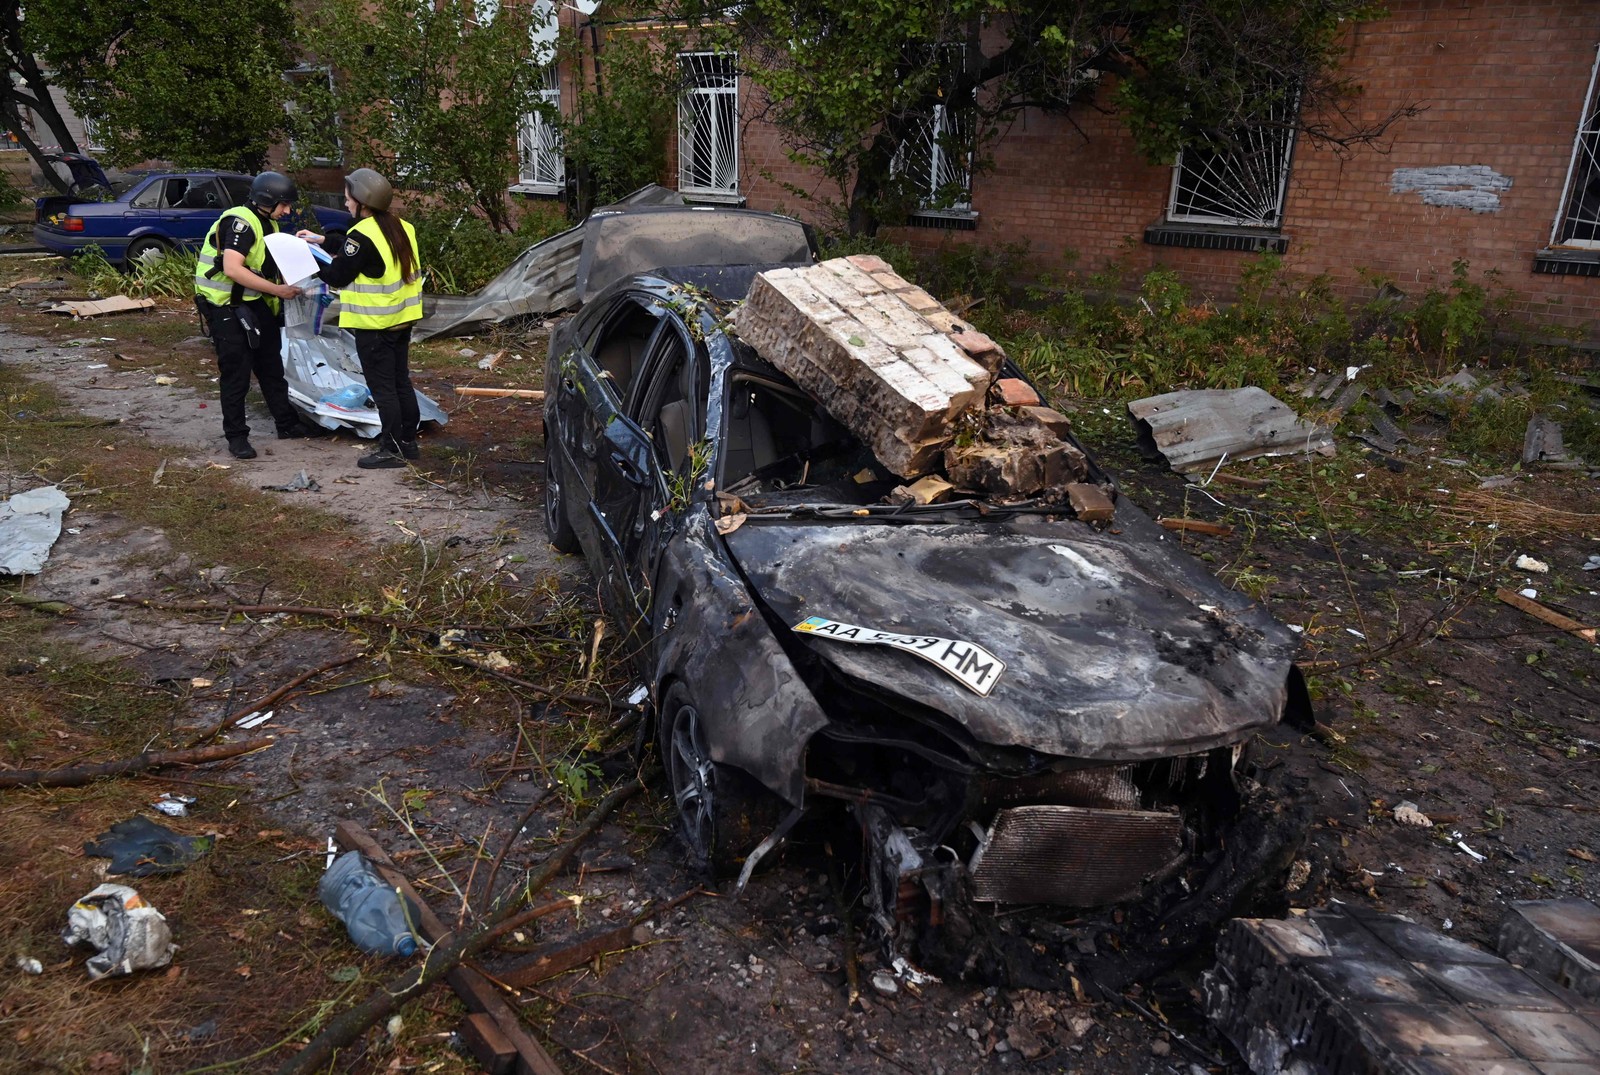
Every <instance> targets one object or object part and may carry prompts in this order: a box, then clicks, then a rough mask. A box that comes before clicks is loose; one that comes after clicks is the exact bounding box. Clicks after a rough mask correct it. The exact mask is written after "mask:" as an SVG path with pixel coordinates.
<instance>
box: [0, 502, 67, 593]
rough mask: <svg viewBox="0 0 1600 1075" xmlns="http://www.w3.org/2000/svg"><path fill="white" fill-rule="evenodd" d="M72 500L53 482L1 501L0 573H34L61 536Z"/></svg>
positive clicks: (47, 557)
mask: <svg viewBox="0 0 1600 1075" xmlns="http://www.w3.org/2000/svg"><path fill="white" fill-rule="evenodd" d="M71 505H72V501H71V500H70V499H69V498H68V497H67V494H65V493H63V492H62V491H61V490H60V489H57V488H56V487H55V486H53V485H44V486H40V487H39V488H37V489H29V490H28V491H27V492H23V493H17V494H16V495H15V496H12V497H10V498H9V499H7V500H4V501H0V575H37V574H38V573H39V572H40V571H41V570H43V569H44V564H45V561H46V560H48V559H49V558H50V549H51V547H52V546H54V545H55V543H56V539H57V538H59V537H60V536H61V516H62V515H64V514H66V511H67V508H69V507H71Z"/></svg>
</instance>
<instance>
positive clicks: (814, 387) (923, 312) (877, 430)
mask: <svg viewBox="0 0 1600 1075" xmlns="http://www.w3.org/2000/svg"><path fill="white" fill-rule="evenodd" d="M733 324H734V329H735V331H736V332H737V333H738V334H739V337H740V338H741V339H743V340H744V341H745V342H746V343H748V344H750V346H752V347H754V348H755V349H756V351H757V352H758V353H759V354H760V355H761V357H763V358H765V359H766V360H767V361H768V362H771V363H772V364H773V365H774V366H776V367H777V368H778V369H779V370H781V371H782V372H783V373H785V374H787V375H788V376H789V378H790V379H791V380H793V381H794V382H795V383H796V384H797V385H799V386H800V387H801V388H803V389H805V390H806V391H807V392H809V393H811V395H812V396H814V397H815V398H816V399H817V400H818V402H820V403H821V404H822V406H823V407H824V408H825V409H826V410H827V412H828V413H829V414H830V415H832V416H833V418H834V419H835V420H836V421H838V422H839V423H840V424H841V425H843V426H844V427H845V428H846V429H849V430H850V431H851V432H852V433H854V434H855V435H856V436H857V437H860V438H861V440H862V442H863V443H865V444H866V445H868V446H869V447H870V448H871V449H872V451H873V454H874V455H876V456H877V458H878V461H879V462H880V463H882V464H883V465H884V466H885V467H887V468H888V469H889V470H891V471H892V472H894V473H895V474H897V475H899V476H900V477H902V478H905V479H908V480H909V479H914V478H918V477H920V476H922V475H924V474H927V473H928V472H929V471H930V470H931V469H932V468H933V467H934V466H935V465H936V464H938V463H940V462H941V461H942V459H943V456H944V452H945V449H946V448H948V447H949V446H950V445H951V444H952V443H953V442H954V440H955V437H956V433H957V425H956V423H957V419H959V418H960V417H961V416H962V415H963V414H966V413H967V412H968V411H971V410H972V409H973V408H974V407H977V406H979V405H981V404H982V402H983V399H984V394H985V393H986V392H987V391H988V389H989V386H990V384H991V383H992V382H993V380H994V375H995V371H996V370H998V369H999V366H1000V363H1001V362H1002V361H1004V359H1005V354H1004V352H1002V351H1001V350H1000V348H999V346H998V345H997V344H995V342H994V341H993V340H991V339H989V337H987V336H985V335H984V334H983V333H981V332H976V331H974V330H973V329H971V328H969V327H968V326H967V325H965V324H963V323H962V322H961V321H959V320H958V319H957V318H956V317H955V315H954V314H952V313H950V311H948V310H946V309H945V308H944V307H943V306H941V305H940V304H939V302H938V300H937V299H935V298H934V297H933V296H932V295H929V294H928V293H927V292H926V291H924V290H922V289H921V288H920V287H917V286H916V285H914V284H910V283H907V282H906V281H905V280H904V279H902V278H901V277H900V276H899V275H897V274H896V273H895V271H894V270H893V269H892V268H890V267H889V265H888V264H887V263H886V262H884V261H883V260H882V259H880V258H876V257H872V256H870V255H856V256H853V257H848V258H835V259H833V260H832V261H824V262H822V263H821V264H818V265H809V266H804V267H799V268H786V269H774V270H771V271H769V272H764V273H761V274H760V275H759V276H757V277H756V279H755V282H754V283H753V284H752V285H751V287H750V293H749V295H748V296H747V297H746V299H745V301H744V304H743V305H742V306H740V308H739V309H738V310H737V311H736V312H735V314H734V317H733Z"/></svg>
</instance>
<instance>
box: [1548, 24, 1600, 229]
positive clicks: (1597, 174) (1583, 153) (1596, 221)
mask: <svg viewBox="0 0 1600 1075" xmlns="http://www.w3.org/2000/svg"><path fill="white" fill-rule="evenodd" d="M1597 79H1600V49H1596V51H1595V61H1594V63H1593V64H1592V65H1591V66H1590V68H1589V90H1588V92H1587V93H1585V94H1584V97H1583V111H1582V112H1581V113H1580V114H1579V115H1578V131H1577V133H1576V134H1575V135H1574V136H1573V138H1572V160H1571V161H1570V162H1568V164H1567V181H1566V182H1565V183H1563V184H1562V186H1561V201H1560V202H1559V203H1558V205H1557V208H1556V219H1555V222H1554V223H1553V224H1551V226H1550V245H1551V246H1564V247H1569V248H1573V247H1575V248H1577V249H1580V250H1600V237H1597V238H1594V239H1578V238H1574V237H1572V236H1571V235H1569V234H1567V232H1568V231H1569V229H1571V228H1572V227H1573V226H1574V225H1575V224H1582V223H1588V224H1589V225H1591V227H1589V228H1586V229H1585V230H1592V231H1594V232H1595V233H1596V235H1597V236H1600V206H1595V205H1591V206H1589V207H1588V209H1589V211H1588V212H1587V213H1585V212H1584V209H1583V207H1581V206H1579V205H1578V204H1576V203H1577V202H1578V200H1579V196H1578V194H1577V193H1576V191H1577V189H1578V188H1579V187H1580V185H1581V186H1582V187H1584V188H1587V187H1588V186H1589V185H1590V184H1592V183H1600V97H1597V95H1596V92H1595V91H1596V82H1597Z"/></svg>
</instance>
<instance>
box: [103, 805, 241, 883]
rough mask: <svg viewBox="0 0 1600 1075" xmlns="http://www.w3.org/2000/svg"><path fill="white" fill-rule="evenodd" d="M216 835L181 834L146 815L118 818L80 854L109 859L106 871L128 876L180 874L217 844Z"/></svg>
mask: <svg viewBox="0 0 1600 1075" xmlns="http://www.w3.org/2000/svg"><path fill="white" fill-rule="evenodd" d="M216 843H217V838H216V837H215V836H182V835H179V834H178V833H175V832H173V831H172V830H171V829H169V828H167V827H166V826H165V825H158V824H156V823H155V822H154V821H151V820H150V819H149V818H147V817H143V816H135V817H130V818H128V819H127V820H126V821H119V822H117V823H116V824H114V825H112V826H111V828H110V830H109V831H107V832H103V833H101V834H100V835H99V836H97V837H95V839H94V840H92V841H90V842H88V843H86V844H84V845H83V853H84V854H86V855H92V856H94V857H95V858H106V859H110V860H111V865H110V866H108V867H106V872H107V873H113V874H122V875H124V876H127V877H149V876H150V875H152V874H162V873H182V872H183V871H184V870H186V869H188V868H189V866H190V864H191V863H193V862H195V861H197V860H198V859H199V858H200V857H201V856H202V855H204V854H206V853H207V852H208V851H210V850H211V849H212V848H213V847H215V846H216Z"/></svg>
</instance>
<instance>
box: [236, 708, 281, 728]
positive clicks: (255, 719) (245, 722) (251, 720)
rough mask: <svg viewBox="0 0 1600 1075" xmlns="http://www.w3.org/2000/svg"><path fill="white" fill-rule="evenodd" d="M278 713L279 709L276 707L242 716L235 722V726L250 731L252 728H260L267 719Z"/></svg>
mask: <svg viewBox="0 0 1600 1075" xmlns="http://www.w3.org/2000/svg"><path fill="white" fill-rule="evenodd" d="M276 713H277V710H275V709H268V710H267V711H266V712H256V713H251V714H249V715H247V716H243V717H240V718H239V721H238V723H237V724H235V725H234V727H236V728H242V729H244V730H245V731H249V730H250V729H252V728H259V727H261V726H262V725H263V724H265V723H266V722H267V721H269V720H271V719H272V718H273V716H274V715H275V714H276Z"/></svg>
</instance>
